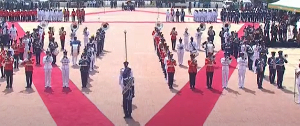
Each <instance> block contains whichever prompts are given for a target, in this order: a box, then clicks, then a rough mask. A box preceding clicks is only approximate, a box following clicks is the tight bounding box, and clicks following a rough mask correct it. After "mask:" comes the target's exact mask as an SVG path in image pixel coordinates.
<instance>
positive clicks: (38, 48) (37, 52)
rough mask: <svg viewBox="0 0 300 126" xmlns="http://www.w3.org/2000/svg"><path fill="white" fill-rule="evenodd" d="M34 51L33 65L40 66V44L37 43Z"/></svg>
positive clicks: (41, 48) (41, 49)
mask: <svg viewBox="0 0 300 126" xmlns="http://www.w3.org/2000/svg"><path fill="white" fill-rule="evenodd" d="M33 48H34V50H35V52H34V53H35V60H36V61H35V63H36V65H40V64H41V52H42V51H43V47H42V44H41V42H37V43H36V45H35V46H34V47H33Z"/></svg>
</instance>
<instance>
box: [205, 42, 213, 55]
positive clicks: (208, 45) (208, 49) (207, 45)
mask: <svg viewBox="0 0 300 126" xmlns="http://www.w3.org/2000/svg"><path fill="white" fill-rule="evenodd" d="M203 48H204V49H205V52H206V57H207V56H208V54H212V55H213V54H214V49H215V44H213V43H212V41H208V42H207V41H206V42H204V43H203Z"/></svg>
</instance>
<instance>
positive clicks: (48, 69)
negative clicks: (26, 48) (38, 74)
mask: <svg viewBox="0 0 300 126" xmlns="http://www.w3.org/2000/svg"><path fill="white" fill-rule="evenodd" d="M52 62H53V58H52V56H48V60H47V56H44V57H43V63H44V71H45V87H51V73H52Z"/></svg>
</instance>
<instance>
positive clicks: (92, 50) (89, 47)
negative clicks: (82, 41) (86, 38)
mask: <svg viewBox="0 0 300 126" xmlns="http://www.w3.org/2000/svg"><path fill="white" fill-rule="evenodd" d="M95 47H96V46H95V43H93V41H91V42H90V43H89V44H88V45H87V55H88V58H89V60H90V71H93V70H94V66H95V61H96V60H95V59H96V55H95V54H96V51H95Z"/></svg>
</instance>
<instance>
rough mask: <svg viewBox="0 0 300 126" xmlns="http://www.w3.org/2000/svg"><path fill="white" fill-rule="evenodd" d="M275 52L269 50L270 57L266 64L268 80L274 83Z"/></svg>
mask: <svg viewBox="0 0 300 126" xmlns="http://www.w3.org/2000/svg"><path fill="white" fill-rule="evenodd" d="M275 53H276V52H271V55H272V56H271V57H269V58H268V65H269V80H270V83H271V84H274V83H275V76H276V58H275Z"/></svg>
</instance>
